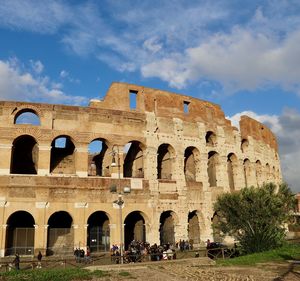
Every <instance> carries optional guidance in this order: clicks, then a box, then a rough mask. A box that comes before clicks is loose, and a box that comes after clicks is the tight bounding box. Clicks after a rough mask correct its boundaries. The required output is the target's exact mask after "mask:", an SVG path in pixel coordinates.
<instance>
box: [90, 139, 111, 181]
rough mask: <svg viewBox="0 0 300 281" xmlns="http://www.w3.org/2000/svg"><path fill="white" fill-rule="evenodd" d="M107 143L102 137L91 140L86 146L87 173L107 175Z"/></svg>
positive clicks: (108, 174) (108, 173)
mask: <svg viewBox="0 0 300 281" xmlns="http://www.w3.org/2000/svg"><path fill="white" fill-rule="evenodd" d="M107 148H108V146H107V144H106V142H105V141H104V140H102V139H95V140H93V141H92V142H91V143H90V144H89V146H88V175H89V176H100V177H109V176H110V172H109V165H110V163H109V162H108V159H106V156H107Z"/></svg>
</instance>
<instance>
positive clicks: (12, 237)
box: [5, 211, 35, 256]
mask: <svg viewBox="0 0 300 281" xmlns="http://www.w3.org/2000/svg"><path fill="white" fill-rule="evenodd" d="M34 224H35V222H34V218H33V216H32V215H31V214H30V213H28V212H26V211H17V212H15V213H13V214H12V215H11V216H10V217H9V218H8V220H7V228H6V252H5V255H7V256H10V255H14V254H16V253H18V254H20V255H33V254H34Z"/></svg>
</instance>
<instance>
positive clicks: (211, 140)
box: [205, 131, 217, 146]
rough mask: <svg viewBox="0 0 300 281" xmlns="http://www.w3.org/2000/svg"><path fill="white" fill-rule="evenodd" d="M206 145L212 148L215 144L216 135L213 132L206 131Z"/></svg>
mask: <svg viewBox="0 0 300 281" xmlns="http://www.w3.org/2000/svg"><path fill="white" fill-rule="evenodd" d="M205 142H206V145H210V146H214V145H216V144H217V135H216V134H215V133H214V132H213V131H207V132H206V135H205Z"/></svg>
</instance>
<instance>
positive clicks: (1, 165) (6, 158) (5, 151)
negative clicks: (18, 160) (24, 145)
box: [0, 143, 12, 175]
mask: <svg viewBox="0 0 300 281" xmlns="http://www.w3.org/2000/svg"><path fill="white" fill-rule="evenodd" d="M11 148H12V145H11V144H7V143H0V155H1V157H0V175H9V173H10V163H11Z"/></svg>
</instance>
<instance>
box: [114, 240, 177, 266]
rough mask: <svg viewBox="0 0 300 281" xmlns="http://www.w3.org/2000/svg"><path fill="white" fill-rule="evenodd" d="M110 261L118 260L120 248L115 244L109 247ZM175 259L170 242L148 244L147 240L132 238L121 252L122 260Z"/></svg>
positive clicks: (173, 248)
mask: <svg viewBox="0 0 300 281" xmlns="http://www.w3.org/2000/svg"><path fill="white" fill-rule="evenodd" d="M111 257H112V261H113V262H116V263H119V262H120V249H119V247H118V246H117V245H113V246H112V248H111ZM167 259H169V260H170V259H176V251H175V247H174V246H173V245H172V244H169V243H167V244H165V245H157V244H153V245H150V244H149V243H148V242H141V241H136V240H133V241H132V242H131V243H130V244H129V246H128V249H127V250H126V251H124V254H123V262H124V263H131V262H141V261H160V260H167Z"/></svg>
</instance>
